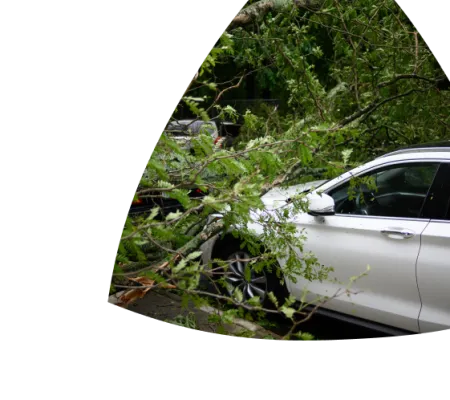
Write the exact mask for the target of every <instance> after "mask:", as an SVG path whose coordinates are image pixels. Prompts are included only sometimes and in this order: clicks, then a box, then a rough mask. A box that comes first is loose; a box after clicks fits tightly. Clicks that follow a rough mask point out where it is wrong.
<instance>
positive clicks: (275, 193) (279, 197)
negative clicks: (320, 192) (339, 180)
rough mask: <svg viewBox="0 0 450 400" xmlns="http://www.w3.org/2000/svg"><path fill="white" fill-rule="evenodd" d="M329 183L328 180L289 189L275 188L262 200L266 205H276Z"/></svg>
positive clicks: (302, 184)
mask: <svg viewBox="0 0 450 400" xmlns="http://www.w3.org/2000/svg"><path fill="white" fill-rule="evenodd" d="M325 182H327V181H326V180H319V181H312V182H307V183H301V184H299V185H294V186H289V187H287V188H274V189H272V190H269V191H268V192H267V193H266V194H265V195H264V196H262V197H261V199H262V200H263V201H264V203H265V204H275V203H277V202H283V203H284V202H285V201H286V200H287V199H289V198H291V197H293V196H295V195H296V194H300V193H304V192H308V191H310V190H311V189H315V188H317V187H319V186H320V185H322V184H323V183H325Z"/></svg>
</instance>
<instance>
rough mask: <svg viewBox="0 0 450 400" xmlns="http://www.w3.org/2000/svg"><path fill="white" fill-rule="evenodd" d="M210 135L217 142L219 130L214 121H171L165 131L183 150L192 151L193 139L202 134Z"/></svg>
mask: <svg viewBox="0 0 450 400" xmlns="http://www.w3.org/2000/svg"><path fill="white" fill-rule="evenodd" d="M203 132H204V133H209V134H210V135H211V137H212V138H213V139H214V141H216V140H217V139H218V137H219V130H218V128H217V124H216V123H215V122H214V121H208V122H205V121H202V120H193V119H184V120H178V121H171V122H169V124H168V125H167V127H166V129H165V133H166V134H168V135H170V136H171V137H172V138H173V139H174V140H176V141H177V142H178V143H179V144H180V146H181V147H182V148H186V149H190V148H191V140H192V137H194V136H195V135H198V134H200V133H203Z"/></svg>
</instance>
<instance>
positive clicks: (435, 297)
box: [417, 163, 450, 332]
mask: <svg viewBox="0 0 450 400" xmlns="http://www.w3.org/2000/svg"><path fill="white" fill-rule="evenodd" d="M449 204H450V164H449V163H443V164H442V165H441V167H440V168H439V173H438V175H437V177H436V180H435V183H434V184H433V187H432V189H431V190H430V196H429V199H428V200H427V203H426V206H425V210H424V214H425V215H427V216H428V217H430V218H431V220H430V223H429V224H428V225H427V227H426V228H425V230H424V231H423V233H422V246H421V249H420V253H419V257H418V259H417V283H418V287H419V292H420V297H421V299H422V309H421V311H420V316H419V327H420V332H432V331H438V330H442V329H448V328H449V327H450V290H449V289H450V206H449Z"/></svg>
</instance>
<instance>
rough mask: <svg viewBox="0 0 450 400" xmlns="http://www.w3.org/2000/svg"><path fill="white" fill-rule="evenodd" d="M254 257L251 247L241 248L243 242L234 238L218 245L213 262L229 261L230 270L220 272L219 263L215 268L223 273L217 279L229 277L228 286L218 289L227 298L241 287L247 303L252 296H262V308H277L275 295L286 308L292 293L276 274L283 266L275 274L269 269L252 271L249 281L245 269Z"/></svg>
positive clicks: (273, 270)
mask: <svg viewBox="0 0 450 400" xmlns="http://www.w3.org/2000/svg"><path fill="white" fill-rule="evenodd" d="M251 257H252V256H251V252H250V251H249V250H248V249H247V248H245V247H244V248H241V242H240V241H239V240H236V239H234V238H233V239H226V240H221V241H219V242H217V243H216V245H215V249H214V251H213V257H212V259H213V260H214V259H219V260H223V261H228V268H226V270H227V271H224V269H220V267H219V266H218V265H217V264H215V265H214V269H216V270H217V272H219V274H217V275H216V276H217V278H216V280H219V279H221V277H223V274H224V273H225V274H227V275H228V277H227V278H226V279H225V281H226V283H227V285H226V287H223V285H222V286H220V285H217V287H218V288H219V290H220V291H221V293H222V294H223V295H226V296H233V292H234V290H235V289H236V287H239V289H240V290H241V292H242V294H243V302H244V303H245V302H246V301H248V300H249V299H250V298H251V297H254V296H259V297H260V303H261V306H262V307H264V308H270V309H274V308H276V307H275V305H274V304H273V302H272V301H271V300H270V299H269V297H268V293H269V292H272V293H273V294H274V295H275V297H276V298H277V300H278V304H279V305H282V304H283V302H284V300H285V299H286V298H287V297H288V291H287V288H286V285H285V284H284V282H283V283H281V281H282V277H280V276H277V273H276V271H277V269H278V270H279V268H280V267H279V265H278V264H277V265H274V266H273V267H272V271H267V270H266V269H265V270H264V271H262V272H261V273H256V272H255V271H253V270H250V280H248V279H246V278H245V276H244V275H245V274H244V270H245V268H246V266H247V265H248V263H249V261H246V260H248V259H249V258H251ZM220 273H221V274H220Z"/></svg>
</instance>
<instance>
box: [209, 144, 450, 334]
mask: <svg viewBox="0 0 450 400" xmlns="http://www.w3.org/2000/svg"><path fill="white" fill-rule="evenodd" d="M353 178H363V180H364V182H366V184H365V185H362V186H361V187H363V188H365V189H363V190H362V191H361V190H358V191H357V192H356V193H354V194H352V193H351V192H352V190H351V188H350V181H351V180H352V182H354V181H355V180H354V179H353ZM370 182H372V183H374V184H375V186H376V190H374V189H369V188H370V187H371V186H372V185H371V184H370ZM318 185H320V186H319V187H317V186H318ZM311 186H315V187H316V188H315V189H314V190H313V191H312V192H311V193H310V194H309V195H308V196H309V200H310V203H309V204H310V206H309V213H300V214H298V215H296V216H295V218H294V220H293V222H294V223H295V224H297V225H298V229H299V232H300V231H301V230H302V229H305V233H306V237H307V238H306V241H305V246H304V249H303V251H305V252H306V251H308V252H312V253H313V254H314V255H315V256H316V257H317V258H318V260H319V262H320V263H321V264H323V265H326V266H332V267H333V268H334V272H333V277H335V278H337V280H338V281H340V282H348V280H349V278H350V277H352V276H358V275H360V274H361V273H362V272H364V271H365V270H366V267H367V266H370V272H369V273H368V274H367V276H364V277H362V278H361V279H358V280H357V281H356V282H355V283H354V284H353V286H352V291H354V292H357V294H354V295H351V296H340V297H337V298H334V299H332V300H330V301H329V302H327V303H325V304H324V305H323V307H322V309H324V311H325V312H326V313H328V314H332V315H333V316H336V317H338V318H344V319H346V320H349V321H350V322H354V323H357V324H362V325H366V326H367V325H369V327H370V326H373V327H375V328H376V329H378V330H382V331H383V330H384V331H386V332H389V333H392V334H396V333H401V332H404V331H407V332H430V331H436V330H441V329H447V328H449V327H450V143H441V144H436V145H433V146H432V147H430V146H422V147H414V148H408V149H402V150H398V151H395V152H393V153H389V154H387V155H385V156H383V157H380V158H377V159H375V160H374V161H371V162H369V163H367V164H364V165H362V166H360V167H358V168H355V169H353V170H351V171H349V172H347V173H345V174H343V175H341V176H339V177H338V178H335V179H332V180H330V181H327V182H323V181H321V182H312V183H310V184H309V185H303V187H301V186H295V187H291V188H288V189H274V190H272V191H270V192H269V193H267V194H266V195H265V196H264V197H263V200H264V202H265V203H266V204H267V205H268V206H269V207H270V206H273V205H274V204H275V203H276V202H280V201H286V200H287V199H288V198H289V197H291V196H292V195H293V194H295V193H298V191H299V189H307V188H308V187H311ZM318 193H319V194H320V195H319V194H318ZM227 240H228V239H225V242H224V240H223V239H222V240H221V239H218V238H214V239H213V240H210V241H209V242H208V243H206V244H205V245H204V246H203V251H204V254H203V258H204V261H207V260H208V259H211V257H213V258H214V257H217V256H219V257H220V258H222V259H224V260H227V259H229V260H232V261H230V268H229V270H231V271H234V272H233V273H234V281H235V282H236V284H239V285H240V287H241V288H242V289H243V291H244V293H246V294H247V297H250V296H252V295H258V296H263V295H264V291H267V290H268V289H267V288H268V287H269V285H268V283H269V279H270V277H268V276H265V277H260V276H254V277H253V276H252V278H251V279H250V280H249V279H246V278H244V277H243V274H241V273H240V271H243V268H244V267H245V260H246V259H248V258H250V257H249V256H248V254H246V253H245V251H243V250H241V249H240V248H239V246H236V245H235V243H231V242H228V243H227ZM236 260H244V261H236ZM279 262H280V266H281V267H283V260H279ZM240 275H242V276H241V277H240ZM240 278H242V279H240ZM252 279H254V281H252ZM340 286H342V284H338V283H334V282H331V281H326V282H309V281H305V280H302V279H299V280H297V282H296V283H293V282H292V281H290V280H286V287H287V290H288V292H289V293H290V294H292V295H293V296H295V297H296V298H297V299H298V300H300V299H301V297H302V294H303V293H304V290H305V288H307V289H308V291H309V297H308V298H307V299H309V300H311V299H313V298H317V296H332V295H333V294H334V293H335V292H336V291H337V290H338V289H339V288H340Z"/></svg>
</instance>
